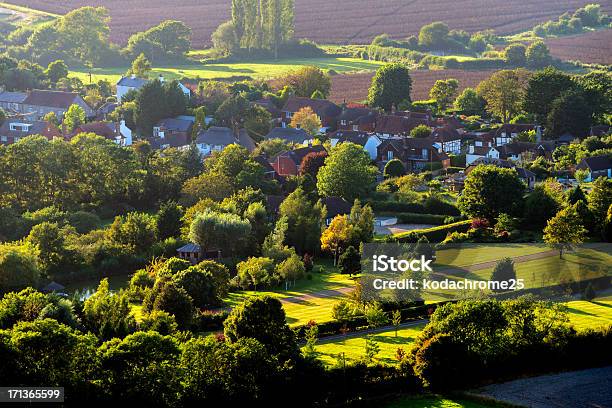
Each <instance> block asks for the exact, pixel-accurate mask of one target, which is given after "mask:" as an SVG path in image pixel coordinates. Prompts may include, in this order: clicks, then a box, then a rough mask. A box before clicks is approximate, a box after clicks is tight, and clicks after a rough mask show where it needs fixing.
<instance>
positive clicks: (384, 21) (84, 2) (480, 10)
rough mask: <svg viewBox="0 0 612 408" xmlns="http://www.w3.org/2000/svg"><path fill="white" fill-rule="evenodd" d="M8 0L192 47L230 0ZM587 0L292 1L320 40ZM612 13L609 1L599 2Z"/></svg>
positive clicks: (300, 32)
mask: <svg viewBox="0 0 612 408" xmlns="http://www.w3.org/2000/svg"><path fill="white" fill-rule="evenodd" d="M10 3H12V4H16V5H20V6H26V7H31V8H34V9H37V10H43V11H46V12H51V13H58V14H65V13H66V12H68V11H70V10H72V9H75V8H78V7H82V6H92V5H96V6H104V7H107V8H108V9H109V11H110V15H111V18H112V21H111V30H112V39H113V40H114V41H117V42H120V43H125V42H126V41H127V38H128V37H129V36H130V35H131V34H133V33H135V32H138V31H142V30H144V29H146V28H149V27H151V26H153V25H155V24H157V23H159V22H160V21H162V20H166V19H175V20H181V21H183V22H185V23H186V24H187V25H189V26H190V27H191V28H192V29H193V43H194V47H201V46H207V45H210V35H211V33H212V32H213V31H214V29H215V28H216V27H217V26H218V25H219V24H220V23H221V22H223V21H225V20H228V19H229V17H230V3H231V2H230V0H182V1H174V2H173V1H162V0H128V1H126V0H97V1H91V0H65V1H61V2H60V1H56V0H11V1H10ZM589 3H592V2H591V1H589V0H565V1H562V2H560V1H556V0H541V1H534V0H515V1H512V2H508V1H503V0H429V1H424V0H408V1H407V0H336V1H333V2H330V1H326V0H296V1H295V16H296V18H295V36H296V37H297V38H309V39H311V40H313V41H316V42H318V43H322V44H325V43H344V44H346V43H354V44H359V43H368V42H370V41H371V40H372V38H373V37H374V36H376V35H378V34H380V33H382V32H386V33H388V34H390V35H391V36H393V37H396V38H404V37H407V36H409V35H412V34H416V33H417V32H418V30H419V29H420V28H421V26H423V25H424V24H428V23H431V22H432V21H445V22H447V23H448V25H449V26H450V28H451V29H463V30H466V31H470V32H473V31H479V30H486V29H494V30H495V31H496V32H497V33H498V34H512V33H515V32H519V31H521V30H526V29H530V28H531V27H533V26H534V25H535V24H538V23H541V22H544V21H546V20H549V19H554V18H556V17H558V16H559V15H561V14H563V13H564V12H566V11H570V10H575V9H577V8H579V7H582V6H584V5H586V4H589ZM602 8H603V11H605V12H607V13H610V12H612V3H611V2H602Z"/></svg>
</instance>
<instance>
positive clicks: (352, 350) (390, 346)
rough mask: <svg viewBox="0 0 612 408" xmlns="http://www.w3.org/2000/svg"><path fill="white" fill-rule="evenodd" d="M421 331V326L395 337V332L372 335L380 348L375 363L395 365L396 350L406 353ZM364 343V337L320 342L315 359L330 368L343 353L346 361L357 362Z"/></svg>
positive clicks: (401, 331) (407, 329) (406, 329)
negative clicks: (399, 349) (401, 349)
mask: <svg viewBox="0 0 612 408" xmlns="http://www.w3.org/2000/svg"><path fill="white" fill-rule="evenodd" d="M422 329H423V326H414V327H407V328H404V329H400V330H398V332H397V337H395V330H390V331H385V332H382V333H377V334H372V335H371V336H372V338H373V339H374V340H376V341H377V342H378V345H379V347H380V352H379V353H378V354H377V355H376V357H375V361H376V362H377V363H382V364H396V363H397V360H396V359H395V353H396V352H397V349H398V348H400V347H401V348H403V349H404V351H408V348H409V347H410V343H412V341H413V340H414V339H415V337H416V336H417V334H419V332H420V331H421V330H422ZM365 342H366V338H365V336H361V337H354V338H347V339H344V340H339V341H332V342H325V341H321V342H320V343H318V344H317V346H316V351H317V357H318V358H319V359H320V360H321V361H323V363H324V364H326V365H330V366H331V365H334V364H336V363H337V361H338V358H337V356H338V355H340V354H342V353H344V358H346V360H347V361H357V360H360V359H361V358H362V357H363V356H364V355H365Z"/></svg>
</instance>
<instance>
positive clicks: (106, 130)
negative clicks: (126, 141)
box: [74, 122, 117, 139]
mask: <svg viewBox="0 0 612 408" xmlns="http://www.w3.org/2000/svg"><path fill="white" fill-rule="evenodd" d="M116 129H117V128H116V126H115V124H114V123H111V122H90V123H85V124H83V125H79V126H78V127H77V128H76V130H75V131H74V134H75V135H78V134H80V133H95V134H96V135H98V136H102V137H105V138H107V139H114V138H115V137H116V136H117V132H116Z"/></svg>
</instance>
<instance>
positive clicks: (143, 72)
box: [128, 53, 151, 78]
mask: <svg viewBox="0 0 612 408" xmlns="http://www.w3.org/2000/svg"><path fill="white" fill-rule="evenodd" d="M150 72H151V62H150V61H149V60H148V59H147V57H146V55H144V53H140V55H139V56H138V57H136V59H135V60H134V61H132V67H131V68H130V70H129V72H128V75H135V76H136V77H138V78H147V77H148V76H149V73H150Z"/></svg>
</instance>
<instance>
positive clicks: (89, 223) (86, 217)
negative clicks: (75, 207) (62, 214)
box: [68, 211, 101, 234]
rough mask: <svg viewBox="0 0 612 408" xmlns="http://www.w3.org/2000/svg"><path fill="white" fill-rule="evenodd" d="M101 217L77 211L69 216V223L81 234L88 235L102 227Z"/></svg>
mask: <svg viewBox="0 0 612 408" xmlns="http://www.w3.org/2000/svg"><path fill="white" fill-rule="evenodd" d="M100 222H101V221H100V217H98V216H97V215H96V214H92V213H90V212H87V211H77V212H74V213H71V214H69V215H68V223H69V224H70V225H72V226H73V227H74V229H75V230H76V231H77V232H78V233H79V234H86V233H88V232H90V231H93V230H95V229H96V228H98V226H99V225H100Z"/></svg>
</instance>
